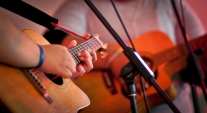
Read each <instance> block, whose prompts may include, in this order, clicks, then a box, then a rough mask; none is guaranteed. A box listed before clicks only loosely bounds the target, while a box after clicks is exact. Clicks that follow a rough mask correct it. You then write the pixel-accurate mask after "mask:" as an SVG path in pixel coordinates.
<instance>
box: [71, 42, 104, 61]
mask: <svg viewBox="0 0 207 113" xmlns="http://www.w3.org/2000/svg"><path fill="white" fill-rule="evenodd" d="M100 47H101V44H100V42H99V41H98V40H97V39H96V38H91V39H89V40H87V41H85V42H83V43H81V44H80V45H77V46H75V47H73V48H72V49H70V50H69V52H70V53H71V55H72V56H73V58H74V60H75V62H76V64H78V63H80V62H81V60H80V57H79V56H78V55H77V54H78V53H79V52H81V51H83V50H87V49H91V50H97V49H99V48H100Z"/></svg>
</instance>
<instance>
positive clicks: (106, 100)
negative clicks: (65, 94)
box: [74, 31, 204, 113]
mask: <svg viewBox="0 0 207 113" xmlns="http://www.w3.org/2000/svg"><path fill="white" fill-rule="evenodd" d="M203 42H204V38H198V39H194V40H192V41H191V44H192V45H193V47H194V50H195V49H198V47H202V46H203V45H204V43H203ZM133 43H134V45H135V48H136V50H137V51H138V53H139V54H140V55H141V56H142V57H145V58H148V59H150V60H151V61H152V64H153V65H152V66H153V67H152V70H153V71H154V72H155V71H157V78H156V80H157V83H158V84H159V86H160V87H161V88H162V89H163V90H164V91H165V93H166V94H167V95H168V96H169V97H170V98H171V99H172V100H173V99H175V97H176V90H175V88H174V86H173V84H172V81H171V78H170V76H171V75H173V74H175V73H177V72H179V71H180V70H182V69H183V68H184V67H185V66H186V62H185V60H184V59H183V58H186V57H187V55H188V53H187V50H186V47H185V44H180V45H178V46H176V47H175V46H174V45H173V44H172V42H171V41H170V40H169V38H168V36H167V35H165V34H163V33H162V32H159V31H152V32H148V33H146V34H143V35H141V36H140V37H138V38H136V39H134V40H133ZM195 44H196V46H195ZM110 46H111V47H114V48H116V49H118V48H120V47H119V46H118V45H108V47H110ZM181 59H182V62H181ZM173 62H176V64H177V65H175V63H173ZM179 63H182V64H179ZM120 65H121V66H123V64H122V61H120V59H115V60H114V61H113V63H112V64H111V66H110V68H111V70H113V72H112V74H114V75H116V74H118V75H120V73H119V72H120V71H119V70H120V69H118V68H117V67H118V66H120ZM172 66H175V69H174V68H173V69H170V68H169V67H171V68H172ZM102 74H103V73H102V72H101V71H91V72H90V73H87V74H85V75H84V76H82V77H81V78H79V79H77V80H75V81H74V82H75V83H76V84H77V86H78V87H80V88H81V89H82V90H83V91H84V92H85V93H86V94H87V95H88V96H89V98H90V100H91V104H90V105H89V106H88V107H87V108H85V109H83V110H82V111H81V113H128V112H131V110H130V108H131V107H130V101H129V99H127V98H126V97H125V96H124V94H123V92H122V90H121V87H120V84H119V83H118V82H117V80H116V79H115V78H114V79H113V81H114V84H115V88H116V90H117V93H116V94H112V93H111V92H110V89H108V88H107V86H106V84H105V80H104V79H103V78H104V76H103V75H102ZM109 76H112V75H109ZM146 95H147V100H148V105H149V108H150V109H151V108H153V107H155V106H157V105H160V104H163V103H164V101H163V99H162V97H161V96H160V95H159V94H158V93H157V91H156V90H155V89H154V87H153V86H150V87H149V88H148V89H146ZM137 108H138V112H139V113H146V107H145V102H144V98H143V96H140V95H139V96H137Z"/></svg>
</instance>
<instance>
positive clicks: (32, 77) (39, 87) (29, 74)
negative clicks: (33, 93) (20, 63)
mask: <svg viewBox="0 0 207 113" xmlns="http://www.w3.org/2000/svg"><path fill="white" fill-rule="evenodd" d="M33 70H34V69H23V70H22V71H23V73H24V74H25V76H26V77H27V78H28V79H29V81H30V82H31V83H32V84H33V86H34V87H35V88H36V89H37V91H38V92H39V93H40V94H41V95H42V96H43V97H44V98H45V99H46V100H47V102H48V103H49V104H51V103H52V102H53V100H52V99H51V98H50V96H49V94H48V92H47V90H46V89H45V88H44V86H43V85H42V84H41V82H40V80H39V79H38V78H37V77H36V76H35V74H34V73H33Z"/></svg>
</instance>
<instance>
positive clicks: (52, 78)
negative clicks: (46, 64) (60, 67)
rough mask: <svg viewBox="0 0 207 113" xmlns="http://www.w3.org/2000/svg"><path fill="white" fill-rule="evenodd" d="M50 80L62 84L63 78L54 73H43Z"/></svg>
mask: <svg viewBox="0 0 207 113" xmlns="http://www.w3.org/2000/svg"><path fill="white" fill-rule="evenodd" d="M45 75H46V76H47V77H48V78H49V79H50V80H51V81H52V82H54V83H55V84H57V85H62V84H63V79H62V78H61V77H60V76H58V75H54V74H45Z"/></svg>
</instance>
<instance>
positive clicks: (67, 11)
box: [55, 0, 205, 44]
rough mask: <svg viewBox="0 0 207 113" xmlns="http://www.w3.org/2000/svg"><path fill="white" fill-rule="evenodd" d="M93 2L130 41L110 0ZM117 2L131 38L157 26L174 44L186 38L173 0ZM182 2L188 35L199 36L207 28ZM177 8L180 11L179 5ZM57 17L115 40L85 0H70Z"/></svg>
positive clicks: (83, 30) (73, 26)
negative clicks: (181, 29) (172, 3)
mask: <svg viewBox="0 0 207 113" xmlns="http://www.w3.org/2000/svg"><path fill="white" fill-rule="evenodd" d="M129 1H130V2H129ZM71 2H72V3H71ZM92 3H93V4H94V5H95V6H96V8H97V9H98V10H99V11H100V13H101V14H102V15H103V16H104V17H105V19H106V20H107V21H108V22H109V24H110V25H111V27H113V29H114V30H115V31H116V32H117V33H118V35H119V36H120V37H121V38H122V39H123V40H124V41H127V40H128V38H127V35H126V33H125V32H124V29H123V27H122V25H121V22H120V21H119V19H118V17H117V14H116V13H115V10H114V8H113V6H112V3H111V1H109V0H92ZM114 3H115V6H116V8H117V10H118V12H119V15H120V16H121V18H122V21H123V22H124V25H125V27H126V29H127V31H128V33H129V35H130V37H131V38H132V39H133V38H138V37H139V36H140V35H142V34H143V33H147V32H149V31H154V30H158V31H161V32H163V33H165V34H166V35H167V36H168V37H169V38H170V39H171V41H172V42H173V43H174V44H177V43H181V42H183V37H182V35H181V32H180V29H179V25H178V24H177V20H176V17H175V15H174V10H173V9H172V5H171V2H170V0H150V1H149V0H127V1H124V0H115V1H114ZM183 5H184V6H183V8H184V14H185V17H184V18H185V25H186V26H185V27H186V31H187V33H188V35H189V37H190V38H196V37H199V36H200V35H202V34H204V33H205V30H204V28H203V26H202V25H201V23H200V21H199V20H198V18H197V16H195V13H194V12H193V10H192V9H191V8H190V7H189V5H187V4H186V3H185V2H184V1H183ZM178 6H180V5H177V7H178ZM178 10H179V11H180V7H178ZM55 17H56V18H57V19H58V20H59V24H60V25H62V26H64V27H66V28H68V29H70V30H72V31H74V32H76V33H78V34H80V35H83V34H84V33H86V32H88V33H90V34H100V37H101V40H102V41H103V42H105V43H108V44H111V43H116V40H115V39H114V38H113V37H112V35H111V34H110V32H109V31H108V30H107V29H106V28H105V26H103V24H102V23H101V22H100V20H99V19H98V18H97V17H96V15H95V14H94V13H93V11H92V10H91V9H90V8H89V7H88V6H87V4H86V3H85V2H84V1H82V0H77V1H76V0H68V1H67V2H66V3H64V4H63V6H62V7H60V9H59V10H58V11H57V12H56V14H55ZM71 17H72V18H71Z"/></svg>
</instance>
